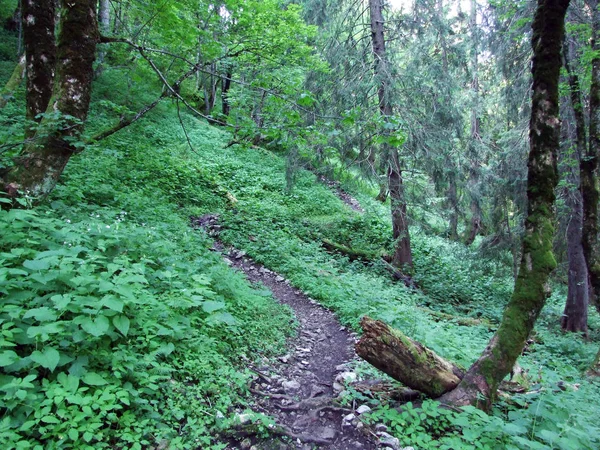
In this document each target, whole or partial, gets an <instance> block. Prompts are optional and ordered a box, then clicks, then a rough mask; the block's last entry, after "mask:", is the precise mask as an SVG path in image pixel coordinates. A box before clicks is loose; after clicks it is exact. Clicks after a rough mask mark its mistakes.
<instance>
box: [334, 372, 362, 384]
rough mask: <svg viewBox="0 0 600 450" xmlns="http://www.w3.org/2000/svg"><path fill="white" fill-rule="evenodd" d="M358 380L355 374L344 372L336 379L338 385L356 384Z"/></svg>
mask: <svg viewBox="0 0 600 450" xmlns="http://www.w3.org/2000/svg"><path fill="white" fill-rule="evenodd" d="M356 379H357V376H356V373H355V372H342V373H340V374H338V376H336V377H335V381H337V382H338V383H342V382H343V383H354V382H355V381H356Z"/></svg>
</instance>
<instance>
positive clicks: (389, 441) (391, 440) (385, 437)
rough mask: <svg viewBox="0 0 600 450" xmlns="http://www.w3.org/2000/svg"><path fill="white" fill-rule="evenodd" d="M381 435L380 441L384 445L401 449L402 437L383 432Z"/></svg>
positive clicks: (396, 449) (394, 449)
mask: <svg viewBox="0 0 600 450" xmlns="http://www.w3.org/2000/svg"><path fill="white" fill-rule="evenodd" d="M377 434H378V435H379V443H380V444H381V445H382V446H384V447H389V448H391V449H392V450H400V449H401V447H400V439H398V438H395V437H394V436H392V435H391V434H388V433H385V432H381V433H377Z"/></svg>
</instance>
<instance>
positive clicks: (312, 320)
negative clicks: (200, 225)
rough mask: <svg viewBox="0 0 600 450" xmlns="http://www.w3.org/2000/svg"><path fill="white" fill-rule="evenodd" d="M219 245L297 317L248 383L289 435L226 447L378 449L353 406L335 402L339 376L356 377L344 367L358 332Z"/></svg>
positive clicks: (259, 408)
mask: <svg viewBox="0 0 600 450" xmlns="http://www.w3.org/2000/svg"><path fill="white" fill-rule="evenodd" d="M217 245H218V247H217V249H218V250H220V251H222V252H223V254H224V258H225V259H226V260H227V261H228V263H229V264H230V265H231V266H232V267H235V268H236V269H238V270H241V271H242V272H244V274H245V275H246V277H247V278H248V280H250V281H251V282H252V283H260V284H262V285H264V286H265V287H266V288H268V289H269V290H270V291H271V292H272V293H273V296H274V297H275V298H276V299H277V300H278V301H279V302H280V303H282V304H286V305H289V306H290V307H291V308H292V310H293V311H294V314H295V316H296V319H297V321H298V334H297V335H296V336H295V337H293V338H291V339H290V340H289V341H288V353H287V354H286V355H285V356H282V357H279V358H277V360H276V361H268V362H265V363H264V364H263V366H261V367H259V373H260V376H258V377H257V378H256V379H255V381H254V383H253V385H252V391H253V393H254V398H255V404H254V405H253V408H254V410H255V411H257V412H263V413H265V414H267V415H269V416H271V417H274V418H275V419H276V421H277V424H278V425H282V427H281V428H282V430H284V431H283V433H282V434H284V435H287V436H288V438H289V439H283V440H282V439H280V438H270V439H266V440H260V439H259V440H257V438H256V436H249V437H247V438H246V439H242V440H240V441H238V442H232V443H231V444H230V446H229V447H228V448H230V449H250V448H253V449H257V450H258V449H260V450H263V449H265V450H266V449H274V450H275V449H277V450H283V449H297V448H300V449H302V450H309V449H313V448H315V446H316V447H318V448H321V449H331V450H361V449H365V450H366V449H374V448H377V444H376V443H375V442H376V441H375V439H374V438H373V437H372V435H371V433H370V432H369V431H367V429H366V428H364V427H361V426H360V425H358V423H359V422H358V420H357V416H358V415H359V414H358V413H357V412H356V410H352V409H350V408H342V407H340V406H337V405H336V404H335V398H336V396H337V394H338V393H339V391H340V390H341V389H342V388H343V383H344V382H343V381H342V380H343V379H344V378H346V379H347V381H348V382H350V381H354V380H355V379H356V374H355V373H353V372H351V371H349V369H348V368H347V364H348V363H349V362H351V361H352V360H353V359H355V358H357V357H356V355H355V353H354V342H355V339H356V335H355V334H354V333H351V332H349V331H348V330H347V329H346V328H345V327H342V326H341V325H340V323H339V322H338V320H337V319H336V317H335V315H334V314H333V313H332V312H331V311H329V310H328V309H326V308H324V307H322V306H321V305H319V304H318V303H317V302H315V301H314V300H312V299H310V298H309V297H307V296H306V295H305V294H304V293H302V292H301V291H299V290H297V289H295V288H294V287H292V286H290V285H289V283H288V282H287V280H285V279H284V278H283V277H282V276H280V275H278V274H277V273H275V272H273V271H271V270H269V269H267V268H265V267H263V266H261V265H260V264H257V263H255V262H253V261H252V260H251V259H250V258H248V257H246V256H245V254H244V253H243V252H241V251H238V250H235V249H229V250H227V251H226V250H225V249H224V248H223V247H222V245H221V246H219V244H217ZM219 247H220V248H219ZM334 388H335V389H334ZM240 419H241V420H242V421H243V420H244V419H245V417H243V415H242V416H241V417H240ZM357 425H358V428H357ZM361 425H362V424H361ZM284 441H285V442H284ZM286 442H287V443H286Z"/></svg>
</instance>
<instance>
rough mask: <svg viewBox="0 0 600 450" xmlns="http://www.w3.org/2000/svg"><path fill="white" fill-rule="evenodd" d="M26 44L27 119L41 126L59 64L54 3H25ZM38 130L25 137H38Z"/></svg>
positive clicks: (51, 0)
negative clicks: (57, 62)
mask: <svg viewBox="0 0 600 450" xmlns="http://www.w3.org/2000/svg"><path fill="white" fill-rule="evenodd" d="M22 8H23V13H22V17H23V40H24V43H25V57H26V64H25V65H26V73H27V96H26V113H25V118H26V119H27V120H28V121H32V122H38V123H39V122H40V120H41V117H39V115H40V114H42V113H44V112H46V108H47V107H48V102H49V101H50V98H51V97H52V88H53V83H54V70H55V63H56V39H55V37H54V28H55V17H56V8H55V0H36V1H34V0H23V1H22ZM35 130H36V127H35V126H29V127H27V129H26V131H25V137H26V138H30V137H33V135H34V134H35Z"/></svg>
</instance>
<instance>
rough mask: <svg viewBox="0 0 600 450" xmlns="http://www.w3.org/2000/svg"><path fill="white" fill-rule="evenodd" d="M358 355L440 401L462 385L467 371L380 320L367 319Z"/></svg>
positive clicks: (357, 349)
mask: <svg viewBox="0 0 600 450" xmlns="http://www.w3.org/2000/svg"><path fill="white" fill-rule="evenodd" d="M360 325H361V326H362V328H363V331H364V333H363V335H362V336H361V338H360V341H358V343H357V344H356V353H357V354H358V356H360V357H361V358H363V359H364V360H366V361H367V362H369V363H370V364H372V365H373V366H375V367H377V368H378V369H379V370H381V371H382V372H385V373H386V374H388V375H389V376H391V377H392V378H394V379H396V380H398V381H400V382H402V383H403V384H404V385H406V386H408V387H409V388H411V389H415V390H417V391H420V392H423V393H424V394H426V395H427V396H429V397H432V398H437V397H439V396H441V395H443V394H445V393H446V392H449V391H451V390H453V389H455V388H456V386H458V384H459V383H460V380H461V378H462V377H463V376H464V371H463V370H462V369H460V368H459V367H457V366H455V365H454V364H452V363H450V362H448V361H446V360H445V359H443V358H441V357H440V356H438V355H437V354H435V353H434V352H433V351H432V350H430V349H428V348H427V347H424V346H423V345H421V344H420V343H419V342H416V341H413V340H412V339H410V338H409V337H407V336H405V335H404V334H403V333H401V332H400V331H398V330H396V329H393V328H390V327H389V326H387V325H386V324H385V323H383V322H381V321H379V320H373V319H371V318H369V317H363V318H362V319H361V321H360Z"/></svg>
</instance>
